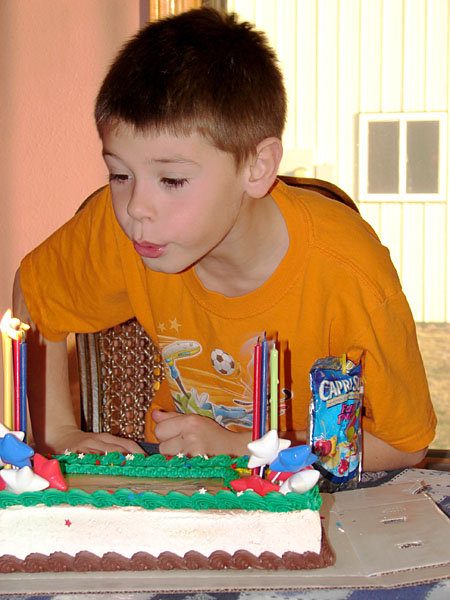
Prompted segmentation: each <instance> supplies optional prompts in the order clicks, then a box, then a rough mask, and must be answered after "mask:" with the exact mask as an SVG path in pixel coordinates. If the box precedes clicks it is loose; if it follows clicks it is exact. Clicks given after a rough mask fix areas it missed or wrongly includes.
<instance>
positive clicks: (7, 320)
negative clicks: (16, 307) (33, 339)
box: [0, 308, 30, 340]
mask: <svg viewBox="0 0 450 600" xmlns="http://www.w3.org/2000/svg"><path fill="white" fill-rule="evenodd" d="M0 329H1V331H2V333H5V334H6V335H7V336H8V337H10V338H11V339H12V340H22V339H23V336H24V334H25V331H27V330H28V329H30V326H29V325H27V324H26V323H22V322H21V321H20V319H17V318H16V317H13V316H12V315H11V309H10V308H8V310H7V311H6V312H5V314H4V315H3V317H2V320H1V321H0Z"/></svg>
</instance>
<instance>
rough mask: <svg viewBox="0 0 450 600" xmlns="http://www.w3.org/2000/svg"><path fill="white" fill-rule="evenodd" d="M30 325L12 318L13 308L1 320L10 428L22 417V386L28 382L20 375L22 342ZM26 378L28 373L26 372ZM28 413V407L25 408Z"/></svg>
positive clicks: (6, 413) (5, 414)
mask: <svg viewBox="0 0 450 600" xmlns="http://www.w3.org/2000/svg"><path fill="white" fill-rule="evenodd" d="M29 328H30V326H29V325H26V324H25V323H21V322H20V320H19V319H16V318H11V310H9V309H8V310H7V311H6V312H5V314H4V315H3V318H2V320H1V322H0V329H1V333H2V350H3V408H4V410H3V423H4V425H5V426H6V427H8V429H11V430H12V429H14V428H16V429H17V428H18V426H19V423H20V418H19V416H18V411H19V410H20V394H21V388H22V387H23V386H24V385H25V394H26V384H25V382H24V381H23V379H22V383H21V376H20V343H21V340H22V339H23V336H24V334H25V333H24V332H25V331H26V330H27V329H29ZM13 340H14V353H15V358H16V361H15V369H14V381H15V383H16V386H15V393H14V401H15V403H14V404H15V411H14V412H15V416H16V423H14V419H13V362H12V343H13ZM25 379H26V374H25ZM25 415H26V409H25ZM25 418H26V417H25Z"/></svg>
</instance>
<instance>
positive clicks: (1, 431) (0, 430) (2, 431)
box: [0, 423, 25, 442]
mask: <svg viewBox="0 0 450 600" xmlns="http://www.w3.org/2000/svg"><path fill="white" fill-rule="evenodd" d="M7 433H12V434H13V436H14V437H16V438H17V439H18V440H20V441H21V442H23V438H24V437H25V433H24V432H23V431H11V430H10V429H8V428H7V427H5V425H3V424H2V423H0V438H3V437H5V435H6V434H7Z"/></svg>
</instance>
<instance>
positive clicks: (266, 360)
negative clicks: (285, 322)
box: [259, 334, 269, 438]
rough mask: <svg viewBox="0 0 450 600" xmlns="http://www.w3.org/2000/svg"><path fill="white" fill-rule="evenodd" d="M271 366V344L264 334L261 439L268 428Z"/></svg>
mask: <svg viewBox="0 0 450 600" xmlns="http://www.w3.org/2000/svg"><path fill="white" fill-rule="evenodd" d="M268 366H269V343H268V341H267V340H266V335H265V334H264V340H263V342H262V344H261V414H260V423H259V437H260V438H262V436H263V435H264V434H265V433H266V427H267V383H268V374H269V373H268Z"/></svg>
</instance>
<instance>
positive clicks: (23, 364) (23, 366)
mask: <svg viewBox="0 0 450 600" xmlns="http://www.w3.org/2000/svg"><path fill="white" fill-rule="evenodd" d="M19 431H23V432H24V433H25V441H26V440H27V344H26V342H25V333H23V335H22V342H21V344H20V429H19Z"/></svg>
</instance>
